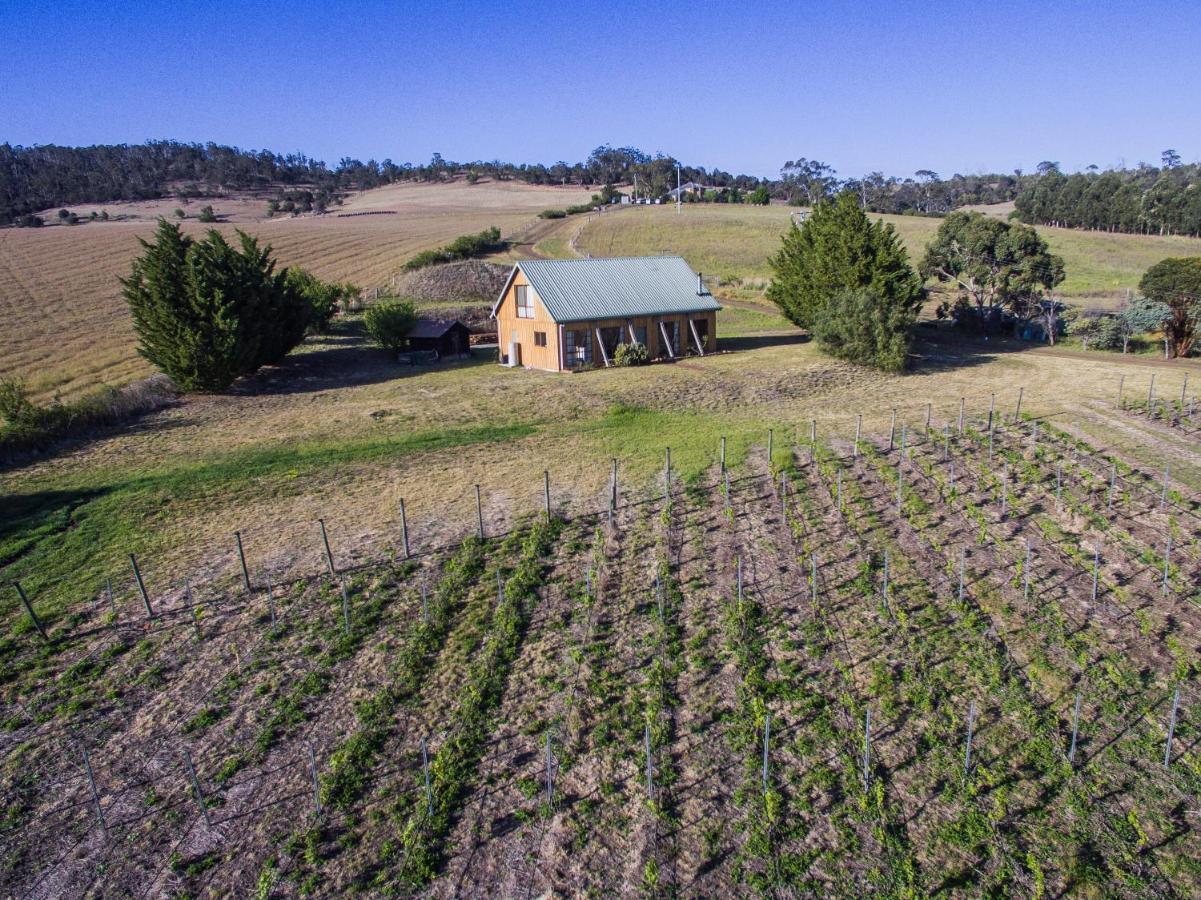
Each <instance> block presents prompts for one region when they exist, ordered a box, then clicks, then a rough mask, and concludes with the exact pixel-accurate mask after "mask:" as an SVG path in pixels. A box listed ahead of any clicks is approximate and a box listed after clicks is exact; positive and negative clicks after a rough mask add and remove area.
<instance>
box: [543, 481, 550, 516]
mask: <svg viewBox="0 0 1201 900" xmlns="http://www.w3.org/2000/svg"><path fill="white" fill-rule="evenodd" d="M542 500H543V505H544V506H545V507H546V521H548V522H549V521H550V469H543V471H542Z"/></svg>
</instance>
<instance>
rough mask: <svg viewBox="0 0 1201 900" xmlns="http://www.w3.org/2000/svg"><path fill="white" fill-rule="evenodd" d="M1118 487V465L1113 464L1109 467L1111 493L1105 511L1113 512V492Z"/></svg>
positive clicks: (1107, 497) (1106, 500)
mask: <svg viewBox="0 0 1201 900" xmlns="http://www.w3.org/2000/svg"><path fill="white" fill-rule="evenodd" d="M1117 486H1118V464H1117V463H1116V462H1115V463H1111V464H1110V467H1109V493H1108V495H1107V496H1106V498H1105V509H1106V510H1108V511H1111V512H1112V511H1113V492H1114V489H1115V488H1116V487H1117Z"/></svg>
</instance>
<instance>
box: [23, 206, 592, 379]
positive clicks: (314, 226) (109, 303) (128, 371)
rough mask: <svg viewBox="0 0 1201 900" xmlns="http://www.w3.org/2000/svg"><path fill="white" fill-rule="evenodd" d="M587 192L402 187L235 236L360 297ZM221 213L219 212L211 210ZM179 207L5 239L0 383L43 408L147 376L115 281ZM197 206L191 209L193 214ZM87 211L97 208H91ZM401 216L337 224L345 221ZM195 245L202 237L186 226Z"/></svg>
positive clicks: (241, 218)
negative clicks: (348, 285) (452, 245)
mask: <svg viewBox="0 0 1201 900" xmlns="http://www.w3.org/2000/svg"><path fill="white" fill-rule="evenodd" d="M587 197H588V194H587V192H585V191H579V190H558V189H555V188H534V187H529V186H526V185H519V184H512V183H501V184H487V183H482V184H478V185H468V184H466V183H465V182H457V183H455V184H451V185H420V184H407V185H397V186H392V187H387V188H381V189H379V190H376V191H371V192H369V193H368V194H365V195H360V196H357V197H351V198H350V199H348V200H347V202H346V204H345V205H344V206H343V207H341V208H339V209H338V210H337V212H333V213H331V214H329V215H327V216H323V217H311V216H310V217H298V218H288V219H278V220H257V221H256V220H254V219H253V218H252V217H251V216H250V212H249V210H248V209H247V208H246V204H245V203H242V202H240V201H239V202H237V203H231V204H230V205H231V209H232V210H233V211H234V213H235V214H234V215H233V216H232V218H233V219H234V224H222V225H218V226H216V227H217V228H218V229H219V230H220V231H222V232H224V233H226V234H227V235H230V234H232V232H233V229H234V228H235V227H240V228H242V229H244V230H247V231H249V232H250V233H252V234H255V235H257V236H258V237H259V238H260V239H261V241H262V242H264V243H267V244H270V245H271V246H272V247H273V248H274V249H275V251H276V255H277V257H278V259H279V261H280V263H281V264H283V265H292V264H296V265H303V266H304V267H306V268H308V269H310V270H311V271H312V272H313V273H314V274H316V275H317V276H319V277H321V278H327V279H334V280H350V281H353V282H354V283H355V284H357V285H359V286H360V287H362V288H371V287H379V286H385V287H386V286H387V285H388V284H389V283H390V281H391V279H392V277H393V276H394V275H396V274H397V273H398V272H399V270H400V267H401V265H403V263H404V262H405V261H406V260H407V259H409V258H410V257H411V256H413V255H414V254H415V253H417V252H418V251H420V250H424V249H428V248H429V247H432V246H437V245H440V244H443V243H445V242H446V241H448V240H450V239H452V238H454V237H456V236H458V235H460V234H464V233H467V232H475V231H480V230H482V229H484V228H487V227H490V226H492V225H496V226H499V227H500V228H501V230H502V231H504V232H506V233H507V232H509V231H511V230H514V229H518V228H520V227H522V226H524V225H526V224H527V223H528V222H529V221H530V219H531V218H532V217H533V216H535V215H536V214H537V213H538V212H539V211H540V210H542V209H545V208H546V207H547V206H552V205H556V204H565V203H578V202H581V201H582V200H586V199H587ZM214 206H215V207H216V208H217V211H218V212H221V211H222V203H221V201H219V200H218V201H214ZM168 207H170V208H174V203H173V202H172V201H167V202H158V203H156V204H140V205H136V206H135V205H128V204H123V205H121V206H120V207H119V208H114V210H113V211H114V214H116V213H121V214H128V215H134V216H136V217H135V218H133V219H130V220H126V221H110V222H89V223H86V224H83V225H78V226H75V227H63V226H56V227H48V228H42V229H12V228H5V229H0V317H2V320H3V325H0V344H2V345H3V346H4V347H5V348H6V352H5V353H4V354H3V355H2V356H0V377H6V376H17V377H21V378H25V379H26V380H27V381H28V383H29V386H30V388H31V390H32V391H33V392H34V394H35V395H36V396H37V397H38V398H39V399H41V400H47V399H49V398H50V397H51V396H52V395H53V394H55V393H61V394H62V396H63V397H64V398H67V399H70V398H73V397H76V396H78V395H80V394H81V393H83V392H86V391H87V390H89V389H92V388H95V387H96V386H97V385H100V384H109V385H119V384H123V383H126V382H128V381H131V380H133V379H135V378H138V377H141V376H144V375H147V374H149V373H150V368H149V366H148V365H147V364H146V363H145V362H144V361H143V360H142V359H141V357H139V356H138V355H137V353H136V349H135V341H134V334H133V330H132V326H131V324H130V320H129V314H128V311H127V309H126V307H125V301H124V300H123V299H122V297H121V286H120V284H119V282H118V280H117V279H118V278H119V277H120V276H123V275H127V274H128V273H129V264H130V261H131V260H132V259H133V257H134V256H135V255H136V254H137V252H138V250H139V244H138V238H140V237H141V238H144V237H148V236H149V235H150V234H151V232H152V231H153V230H154V227H155V224H154V223H155V219H154V216H155V215H156V214H159V213H165V214H168V215H169V212H170V209H168ZM196 207H197V204H195V203H193V204H192V205H191V206H190V207H189V208H190V209H193V210H194V209H195V208H196ZM89 208H90V207H89ZM381 211H392V212H394V213H395V214H394V215H387V214H385V215H363V216H354V217H348V218H338V217H337V215H338V213H356V212H373V213H378V212H381ZM184 228H185V229H186V230H187V231H188V232H190V233H193V234H199V233H202V232H203V231H204V230H205V229H206V228H207V226H204V225H201V224H199V223H198V222H196V221H195V220H193V219H189V220H187V221H186V222H185V223H184Z"/></svg>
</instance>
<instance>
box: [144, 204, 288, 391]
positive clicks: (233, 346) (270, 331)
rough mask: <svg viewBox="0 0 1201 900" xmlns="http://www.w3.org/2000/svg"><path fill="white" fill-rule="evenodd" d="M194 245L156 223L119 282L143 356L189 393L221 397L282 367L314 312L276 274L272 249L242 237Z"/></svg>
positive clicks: (213, 235)
mask: <svg viewBox="0 0 1201 900" xmlns="http://www.w3.org/2000/svg"><path fill="white" fill-rule="evenodd" d="M239 237H240V240H241V250H237V249H235V248H233V247H231V246H230V245H229V243H228V242H227V241H226V240H225V238H223V237H222V236H221V234H220V233H219V232H217V231H210V232H209V233H208V234H207V235H206V236H205V237H204V238H203V239H201V240H196V239H194V238H191V237H189V236H188V235H185V234H183V233H182V232H181V231H180V229H179V226H178V225H175V224H172V223H170V222H168V221H166V220H165V219H163V220H160V221H159V227H158V231H157V232H156V233H155V237H154V240H153V241H145V240H143V241H142V242H141V243H142V247H143V253H142V255H141V256H140V257H139V258H138V259H136V260H134V262H133V266H132V269H131V272H130V275H129V277H128V278H123V279H121V283H122V285H123V287H124V294H125V299H126V301H127V302H128V303H129V310H130V314H131V315H132V317H133V323H134V330H135V331H136V332H137V334H138V338H139V340H140V342H141V346H140V347H139V350H138V352H139V353H141V354H142V356H144V357H145V358H146V359H148V360H149V361H150V362H152V363H153V364H154V365H155V366H157V367H158V368H159V369H161V370H162V371H163V372H165V373H166V374H167V375H169V376H170V377H171V380H172V381H174V382H175V383H176V385H178V386H179V388H180V389H181V390H184V391H219V390H222V389H224V388H226V387H228V386H229V385H230V384H231V383H232V382H233V380H234V379H235V378H237V377H238V376H239V375H246V374H249V373H250V372H253V371H255V370H256V369H258V368H259V367H260V366H262V365H267V364H271V363H276V362H279V360H280V359H282V358H283V357H284V355H286V354H287V353H288V351H289V350H291V349H292V348H293V347H295V346H296V345H297V344H298V343H300V341H301V340H302V339H303V337H304V331H305V328H306V327H307V325H308V319H309V304H308V303H307V302H306V300H305V299H304V297H303V296H301V295H300V293H299V292H298V291H296V290H295V288H294V287H292V286H290V285H289V284H288V280H287V270H286V269H285V270H282V271H280V272H278V273H277V272H276V271H275V263H274V260H272V258H271V250H270V248H269V247H266V248H260V247H259V246H258V243H257V241H255V239H254V238H252V237H250V236H249V235H246V234H242V233H241V232H239Z"/></svg>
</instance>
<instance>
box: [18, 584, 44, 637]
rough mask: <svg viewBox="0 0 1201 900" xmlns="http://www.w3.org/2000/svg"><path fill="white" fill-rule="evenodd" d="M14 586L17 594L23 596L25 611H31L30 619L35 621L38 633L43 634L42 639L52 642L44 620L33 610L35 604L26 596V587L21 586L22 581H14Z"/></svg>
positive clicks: (34, 624)
mask: <svg viewBox="0 0 1201 900" xmlns="http://www.w3.org/2000/svg"><path fill="white" fill-rule="evenodd" d="M13 587H14V588H16V589H17V596H18V597H20V598H21V603H22V604H23V605H24V606H25V612H27V613H29V620H30V621H31V622H33V627H34V628H36V629H37V632H38V634H40V635H41V636H42V640H43V641H45V642H46V643H50V638H49V637H47V636H46V629H45V628H44V627H42V620H41V619H39V618H38V614H37V613H35V612H34V611H33V604H32V603H30V602H29V598H28V597H26V596H25V589H24V588H22V587H21V582H19V581H14V582H13Z"/></svg>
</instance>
